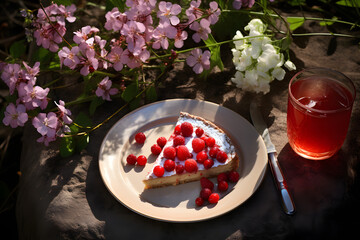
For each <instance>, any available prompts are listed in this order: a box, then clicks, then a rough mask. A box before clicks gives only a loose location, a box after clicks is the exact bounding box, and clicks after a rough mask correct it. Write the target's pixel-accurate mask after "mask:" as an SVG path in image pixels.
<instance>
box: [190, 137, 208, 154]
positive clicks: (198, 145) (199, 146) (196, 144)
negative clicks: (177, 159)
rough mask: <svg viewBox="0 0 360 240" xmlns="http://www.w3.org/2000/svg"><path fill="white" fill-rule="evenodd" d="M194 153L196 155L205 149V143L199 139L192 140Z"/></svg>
mask: <svg viewBox="0 0 360 240" xmlns="http://www.w3.org/2000/svg"><path fill="white" fill-rule="evenodd" d="M191 145H192V147H193V150H194V152H196V153H198V152H200V151H202V150H203V149H204V148H205V142H204V140H202V139H201V138H194V139H193V140H192V142H191Z"/></svg>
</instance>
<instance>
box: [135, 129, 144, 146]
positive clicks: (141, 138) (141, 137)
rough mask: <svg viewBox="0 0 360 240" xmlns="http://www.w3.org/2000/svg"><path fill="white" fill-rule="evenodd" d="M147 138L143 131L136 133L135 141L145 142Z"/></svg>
mask: <svg viewBox="0 0 360 240" xmlns="http://www.w3.org/2000/svg"><path fill="white" fill-rule="evenodd" d="M145 140H146V136H145V134H144V133H143V132H139V133H137V134H136V135H135V141H136V142H137V143H139V144H143V143H144V142H145Z"/></svg>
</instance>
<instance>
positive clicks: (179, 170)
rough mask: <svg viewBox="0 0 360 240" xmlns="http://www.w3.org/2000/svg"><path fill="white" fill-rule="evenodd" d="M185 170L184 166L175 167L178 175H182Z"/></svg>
mask: <svg viewBox="0 0 360 240" xmlns="http://www.w3.org/2000/svg"><path fill="white" fill-rule="evenodd" d="M184 170H185V167H184V165H181V164H178V165H176V167H175V171H176V174H181V173H183V172H184Z"/></svg>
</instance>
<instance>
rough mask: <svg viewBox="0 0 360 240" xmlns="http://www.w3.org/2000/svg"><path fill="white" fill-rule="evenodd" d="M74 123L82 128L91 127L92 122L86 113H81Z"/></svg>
mask: <svg viewBox="0 0 360 240" xmlns="http://www.w3.org/2000/svg"><path fill="white" fill-rule="evenodd" d="M74 122H75V123H76V124H78V125H80V126H82V127H91V126H92V121H91V119H90V118H89V117H88V115H86V114H85V113H84V112H80V113H79V114H78V115H77V117H76V118H75V120H74Z"/></svg>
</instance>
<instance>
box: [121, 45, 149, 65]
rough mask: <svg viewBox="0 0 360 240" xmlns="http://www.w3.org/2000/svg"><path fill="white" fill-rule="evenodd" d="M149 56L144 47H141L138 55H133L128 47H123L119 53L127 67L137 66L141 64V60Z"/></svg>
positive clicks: (143, 60)
mask: <svg viewBox="0 0 360 240" xmlns="http://www.w3.org/2000/svg"><path fill="white" fill-rule="evenodd" d="M149 57H150V52H149V51H148V50H146V49H144V48H143V49H142V50H141V52H140V53H139V54H138V55H134V54H133V53H132V52H130V51H129V49H125V50H124V52H123V54H122V55H121V61H122V62H123V64H126V65H127V66H128V67H129V68H137V67H140V66H141V63H142V62H145V61H146V60H147V59H148V58H149Z"/></svg>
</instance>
